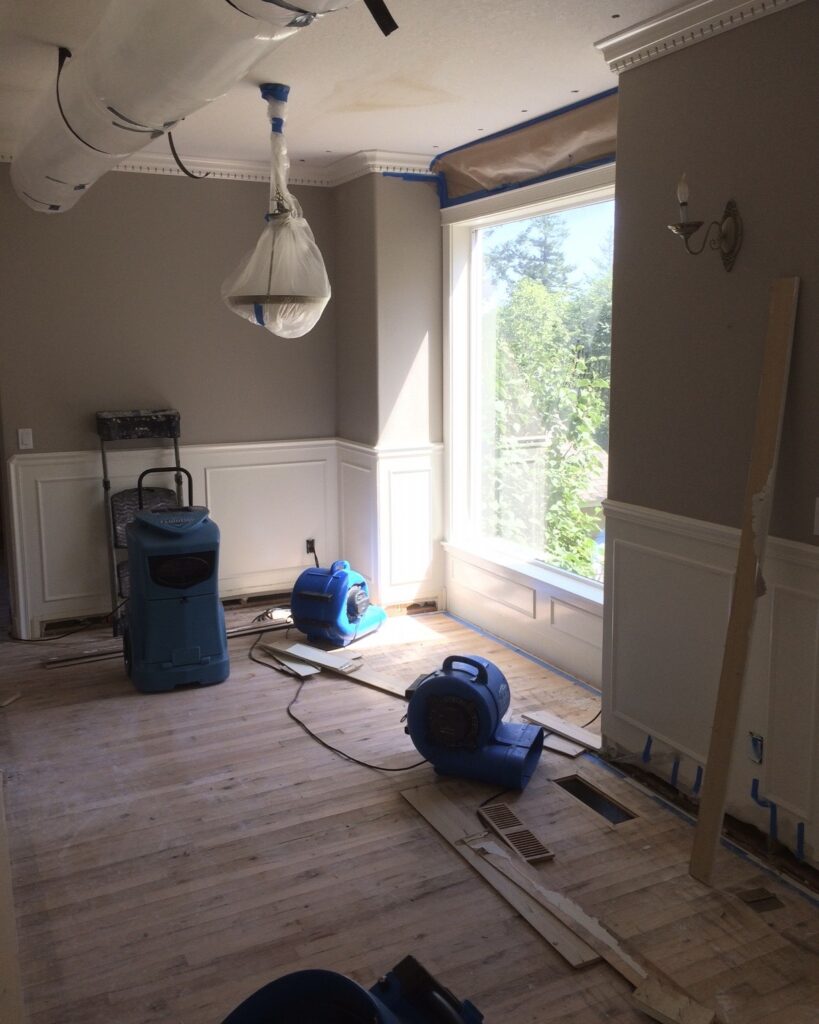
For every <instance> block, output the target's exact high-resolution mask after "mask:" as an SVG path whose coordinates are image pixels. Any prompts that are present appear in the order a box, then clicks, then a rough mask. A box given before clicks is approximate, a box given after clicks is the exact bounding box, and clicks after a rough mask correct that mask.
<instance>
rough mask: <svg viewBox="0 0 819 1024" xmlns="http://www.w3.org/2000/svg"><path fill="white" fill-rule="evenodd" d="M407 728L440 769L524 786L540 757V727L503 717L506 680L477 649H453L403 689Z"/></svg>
mask: <svg viewBox="0 0 819 1024" xmlns="http://www.w3.org/2000/svg"><path fill="white" fill-rule="evenodd" d="M407 699H408V700H409V709H408V711H407V728H406V731H407V732H408V733H409V735H410V738H411V739H412V742H413V743H414V744H415V746H416V747H417V749H418V752H419V753H420V754H421V755H422V756H423V757H425V758H426V759H427V760H428V761H429V762H430V763H431V764H432V766H433V767H434V768H435V771H436V772H439V773H440V774H441V775H459V776H463V777H465V778H468V779H478V780H479V781H481V782H491V783H493V784H494V785H497V786H503V787H504V788H505V789H523V788H524V786H525V785H526V783H527V782H528V781H529V779H530V778H531V777H532V773H533V772H534V770H535V768H536V767H537V763H538V761H539V760H540V754H541V751H542V750H543V730H542V729H541V728H539V727H538V726H536V725H523V724H517V723H511V722H504V721H502V719H503V716H504V715H505V714H506V712H507V711H508V710H509V684H508V683H507V682H506V679H505V677H504V676H503V674H502V673H501V671H500V669H499V668H498V667H497V666H496V665H493V664H492V662H491V661H487V660H486V658H479V657H478V656H477V655H474V654H471V655H465V654H455V655H452V656H451V657H449V658H446V659H445V661H444V664H443V667H442V668H440V669H438V670H437V671H436V672H432V673H430V674H429V675H426V676H419V678H418V679H416V680H415V682H414V683H413V684H412V686H410V688H409V689H408V690H407Z"/></svg>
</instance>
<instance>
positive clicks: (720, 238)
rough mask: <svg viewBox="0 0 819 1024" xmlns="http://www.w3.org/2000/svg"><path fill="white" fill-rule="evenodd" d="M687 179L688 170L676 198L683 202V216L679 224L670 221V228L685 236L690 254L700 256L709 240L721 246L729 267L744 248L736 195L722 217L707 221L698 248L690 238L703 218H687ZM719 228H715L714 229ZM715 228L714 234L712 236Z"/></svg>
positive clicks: (721, 252) (681, 213)
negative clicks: (693, 245) (692, 245)
mask: <svg viewBox="0 0 819 1024" xmlns="http://www.w3.org/2000/svg"><path fill="white" fill-rule="evenodd" d="M688 198H689V190H688V179H687V178H686V176H685V174H683V176H682V177H681V178H680V180H679V181H678V182H677V202H678V203H679V205H680V220H679V223H677V224H669V225H668V230H669V231H673V232H674V234H675V235H677V236H678V237H679V238H682V240H683V245H684V246H685V251H686V252H687V253H688V254H689V255H690V256H699V254H700V253H701V252H702V251H703V249H705V244H706V242H707V243H708V245H709V247H710V248H711V249H716V250H719V254H720V256H721V257H722V265H723V267H725V269H726V270H730V269H731V268H732V267H733V265H734V261H735V260H736V258H737V254H738V253H739V250H740V249H741V248H742V218H741V217H740V215H739V210H738V209H737V204H736V203H735V202H734V200H733V199H731V200H729V202H728V203H727V204H726V206H725V210H724V211H723V214H722V218H721V219H720V220H712V221H711V223H710V224H709V225H708V227H707V229H706V231H705V235H704V237H703V240H702V245H701V246H700V247H699V249H692V248H691V244H690V239H691V238H692V237H693V236H694V235H695V234H696V233H697V232H698V231H699V229H700V228H701V227H702V225H703V221H701V220H689V219H688ZM714 229H716V230H714ZM712 232H713V237H712Z"/></svg>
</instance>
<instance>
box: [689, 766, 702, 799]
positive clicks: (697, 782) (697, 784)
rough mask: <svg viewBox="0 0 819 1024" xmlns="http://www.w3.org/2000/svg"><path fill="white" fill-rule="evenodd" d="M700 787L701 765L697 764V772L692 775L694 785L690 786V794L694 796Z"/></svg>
mask: <svg viewBox="0 0 819 1024" xmlns="http://www.w3.org/2000/svg"><path fill="white" fill-rule="evenodd" d="M701 789H702V765H701V764H699V765H697V774H696V776H695V777H694V785H693V786H692V787H691V795H692V796H696V795H697V793H699V791H700V790H701Z"/></svg>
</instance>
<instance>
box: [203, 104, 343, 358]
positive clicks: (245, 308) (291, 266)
mask: <svg viewBox="0 0 819 1024" xmlns="http://www.w3.org/2000/svg"><path fill="white" fill-rule="evenodd" d="M289 91H290V90H289V87H288V86H286V85H263V86H262V97H263V98H264V99H266V100H267V101H268V111H269V114H270V119H271V125H272V133H271V175H270V205H269V211H268V213H267V216H266V218H265V221H266V223H265V226H264V229H263V231H262V234H261V236H260V238H259V241H258V242H257V243H256V247H255V248H254V249H253V251H252V252H250V253H249V254H248V255H247V256H246V257H245V258H244V259H243V260H242V262H241V263H240V264H239V268H238V269H237V270H236V271H235V272H234V273H233V274H231V276H230V277H229V278H228V279H227V280H226V281H225V283H224V285H223V286H222V298H223V299H224V301H225V303H226V304H227V306H228V309H231V310H233V312H234V313H238V315H239V316H242V317H244V318H245V319H246V320H249V321H250V322H251V323H253V324H258V325H259V326H260V327H264V328H265V329H266V330H268V331H270V332H271V333H272V334H276V335H278V336H279V337H280V338H301V337H302V336H303V335H305V334H307V332H308V331H310V330H312V329H313V327H315V326H316V324H317V323H318V320H319V317H320V316H321V314H322V313H323V312H324V307H325V306H326V305H327V303H328V302H329V301H330V282H329V280H328V278H327V271H326V270H325V267H324V259H323V258H322V255H321V252H320V250H319V247H318V246H317V245H316V241H315V239H314V238H313V232H312V231H311V230H310V225H309V224H308V223H307V221H306V220H305V219H304V216H303V214H302V209H301V206H300V205H299V202H298V200H297V199H296V198H295V196H293V195H292V194H291V192H290V191H289V189H288V187H287V172H288V170H289V167H290V161H289V159H288V157H287V146H286V144H285V141H284V134H283V128H284V109H285V104H286V102H287V95H288V93H289Z"/></svg>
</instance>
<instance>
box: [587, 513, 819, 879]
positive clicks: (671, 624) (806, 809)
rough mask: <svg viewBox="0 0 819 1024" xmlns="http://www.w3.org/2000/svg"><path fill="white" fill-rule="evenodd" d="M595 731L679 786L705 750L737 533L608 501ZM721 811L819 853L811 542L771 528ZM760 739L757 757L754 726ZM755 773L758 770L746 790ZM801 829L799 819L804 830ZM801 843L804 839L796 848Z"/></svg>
mask: <svg viewBox="0 0 819 1024" xmlns="http://www.w3.org/2000/svg"><path fill="white" fill-rule="evenodd" d="M605 509H606V602H605V608H606V614H605V621H604V658H603V734H604V737H605V739H606V741H607V743H609V744H610V745H612V746H616V747H617V748H618V749H619V750H620V751H621V752H627V753H630V754H632V755H633V756H634V757H635V758H637V759H640V758H641V757H642V755H643V753H644V752H645V750H646V743H647V740H648V738H649V737H651V746H650V750H649V752H648V757H649V760H648V761H645V762H642V761H641V763H642V764H643V766H644V767H645V768H647V769H648V770H649V771H653V772H655V773H656V774H657V775H659V776H661V777H663V778H665V779H670V778H671V776H672V774H673V773H675V762H676V765H677V767H676V777H677V784H678V786H679V788H680V789H682V790H683V791H686V792H692V791H693V790H695V789H696V781H697V770H698V768H702V767H703V766H704V764H705V760H706V757H707V752H708V744H709V739H710V734H711V721H712V717H713V711H714V703H715V700H716V691H717V685H718V682H719V676H720V669H721V665H722V652H723V647H724V644H725V632H726V627H727V623H728V614H729V611H730V603H731V593H732V588H733V577H734V571H735V568H736V557H737V549H738V546H739V531H738V530H734V529H729V528H727V527H723V526H718V525H715V524H713V523H704V522H700V521H698V520H692V519H685V518H683V517H681V516H674V515H670V514H668V513H662V512H657V511H654V510H652V509H644V508H637V507H635V506H630V505H625V504H621V503H618V502H606V504H605ZM764 577H765V580H766V583H767V593H766V595H765V596H764V597H762V598H760V599H759V601H758V602H757V614H756V622H755V626H754V632H753V637H752V643H751V652H750V659H749V665H748V671H747V675H746V682H745V691H744V694H743V702H742V709H741V714H740V720H739V726H738V730H737V741H736V746H735V749H734V752H733V761H732V769H731V785H730V791H729V798H728V810H729V811H730V813H731V814H733V815H735V816H736V817H738V818H741V819H742V820H744V821H748V822H750V823H752V824H754V825H756V826H757V827H758V828H760V829H762V830H764V831H770V828H771V820H772V813H771V808H770V806H761V805H760V803H758V802H757V801H763V802H767V803H768V804H770V803H771V802H773V803H774V804H775V805H776V811H775V814H776V821H777V838H778V839H779V840H780V842H782V843H784V844H785V845H787V846H788V847H790V848H791V849H792V850H794V851H798V852H802V853H803V854H804V856H805V858H806V859H808V860H811V861H812V862H813V863H816V861H817V858H818V857H819V835H818V834H817V833H819V696H817V695H818V694H819V548H816V547H813V546H811V545H807V544H795V543H793V542H790V541H784V540H781V539H778V538H775V537H772V538H770V540H769V542H768V547H767V554H766V560H765V566H764ZM752 733H753V734H756V735H758V736H761V737H763V757H762V763H755V761H754V760H753V759H752V756H751V754H752V748H751V735H750V734H752ZM754 779H756V780H757V783H756V790H755V794H756V797H757V800H755V799H754V798H753V796H752V786H753V784H754ZM800 826H801V828H800ZM800 847H801V849H800Z"/></svg>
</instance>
